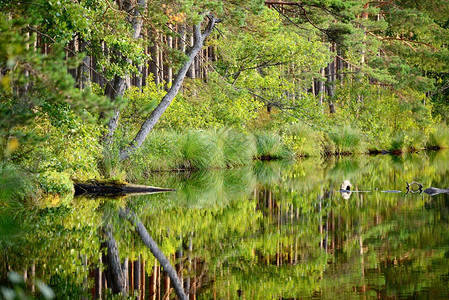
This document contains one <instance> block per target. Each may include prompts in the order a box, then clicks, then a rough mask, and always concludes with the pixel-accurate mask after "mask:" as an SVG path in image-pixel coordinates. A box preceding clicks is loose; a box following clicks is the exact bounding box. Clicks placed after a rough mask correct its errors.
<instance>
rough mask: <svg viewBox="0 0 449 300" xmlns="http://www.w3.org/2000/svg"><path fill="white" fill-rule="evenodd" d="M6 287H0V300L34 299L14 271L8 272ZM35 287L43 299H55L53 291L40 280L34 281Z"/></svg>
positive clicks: (21, 278) (20, 277)
mask: <svg viewBox="0 0 449 300" xmlns="http://www.w3.org/2000/svg"><path fill="white" fill-rule="evenodd" d="M7 277H8V285H7V286H0V292H1V294H0V296H1V299H5V300H14V299H21V300H31V299H36V298H35V297H34V295H33V294H32V293H31V291H30V290H29V288H27V286H26V284H25V281H24V280H23V277H22V276H20V275H19V274H18V273H16V272H14V271H10V272H8V275H7ZM34 281H35V284H36V287H37V289H38V291H39V293H40V294H41V295H42V297H43V298H44V299H47V300H51V299H54V298H55V293H54V291H53V290H52V289H51V288H50V287H49V286H48V285H46V284H45V283H44V282H43V281H42V280H39V279H34Z"/></svg>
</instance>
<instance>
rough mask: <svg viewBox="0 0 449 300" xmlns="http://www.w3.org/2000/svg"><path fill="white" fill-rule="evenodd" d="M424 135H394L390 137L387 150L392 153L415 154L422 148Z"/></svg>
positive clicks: (409, 133)
mask: <svg viewBox="0 0 449 300" xmlns="http://www.w3.org/2000/svg"><path fill="white" fill-rule="evenodd" d="M425 142H426V135H425V134H422V133H419V132H417V131H407V132H400V133H396V134H394V135H393V136H392V137H391V141H390V145H389V147H388V150H389V151H390V152H393V153H403V152H406V151H409V152H415V151H418V150H421V149H423V148H424V144H425Z"/></svg>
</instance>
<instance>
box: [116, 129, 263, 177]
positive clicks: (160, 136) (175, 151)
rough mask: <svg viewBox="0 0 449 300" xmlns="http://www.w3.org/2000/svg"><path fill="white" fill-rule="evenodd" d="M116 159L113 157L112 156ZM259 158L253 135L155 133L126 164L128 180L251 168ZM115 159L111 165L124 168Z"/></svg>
mask: <svg viewBox="0 0 449 300" xmlns="http://www.w3.org/2000/svg"><path fill="white" fill-rule="evenodd" d="M109 155H111V156H112V157H118V156H113V153H111V154H108V156H109ZM255 155H256V151H255V143H254V139H253V137H252V135H248V134H246V133H243V132H239V131H236V130H233V129H231V128H221V129H218V130H215V129H210V130H189V131H186V132H183V133H178V132H176V131H165V130H155V131H153V132H151V133H150V135H149V137H148V138H147V140H146V141H145V143H144V145H142V147H141V148H140V149H139V150H138V152H137V153H136V155H134V156H133V157H132V158H131V159H130V161H129V162H124V163H123V164H122V168H123V170H126V174H127V176H128V179H138V178H141V177H142V176H145V175H148V174H149V172H151V171H167V170H176V169H211V168H225V167H232V166H242V165H248V164H250V163H251V162H252V160H253V158H254V157H255ZM113 162H116V161H115V160H114V159H112V160H111V162H109V163H108V165H113V166H120V164H119V163H118V162H117V165H115V163H113Z"/></svg>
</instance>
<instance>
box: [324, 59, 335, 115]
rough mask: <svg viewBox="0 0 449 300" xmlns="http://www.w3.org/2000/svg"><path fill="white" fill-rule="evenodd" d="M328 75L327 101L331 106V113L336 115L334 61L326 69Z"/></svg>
mask: <svg viewBox="0 0 449 300" xmlns="http://www.w3.org/2000/svg"><path fill="white" fill-rule="evenodd" d="M326 71H327V72H326V73H327V74H326V75H327V81H326V89H327V96H328V98H327V101H328V105H329V112H330V113H335V106H334V97H335V61H334V60H333V61H332V62H330V63H329V64H328V66H327V67H326Z"/></svg>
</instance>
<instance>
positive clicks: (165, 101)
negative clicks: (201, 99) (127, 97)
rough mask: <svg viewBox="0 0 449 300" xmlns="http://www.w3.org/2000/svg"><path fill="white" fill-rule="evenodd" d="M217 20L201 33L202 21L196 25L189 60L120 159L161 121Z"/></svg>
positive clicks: (123, 150) (126, 155)
mask: <svg viewBox="0 0 449 300" xmlns="http://www.w3.org/2000/svg"><path fill="white" fill-rule="evenodd" d="M215 22H216V19H215V18H214V17H210V19H209V23H208V24H207V27H206V29H205V30H204V32H203V33H201V22H200V23H199V24H197V25H195V26H194V40H195V41H194V44H193V47H192V48H191V49H190V51H189V52H188V53H187V57H188V60H187V62H186V63H185V64H184V65H183V66H182V68H181V70H179V72H178V74H177V75H176V77H175V79H174V80H173V84H172V86H171V88H170V89H169V90H168V92H167V94H165V96H164V97H163V98H162V100H161V102H160V103H159V105H158V106H157V107H156V108H155V109H154V110H153V112H152V113H151V115H150V116H149V117H148V118H147V119H146V120H145V122H144V123H143V124H142V126H141V128H140V130H139V132H138V133H137V135H136V137H135V138H134V139H133V141H132V142H131V143H130V144H129V145H128V146H127V147H125V148H124V149H122V150H121V151H120V159H122V160H124V159H126V158H128V157H129V156H130V155H131V154H132V153H133V152H134V151H135V149H136V148H138V147H140V146H141V145H142V143H143V142H144V141H145V139H146V138H147V136H148V134H149V133H150V131H151V129H153V127H154V126H155V125H156V123H157V122H158V121H159V119H160V117H161V116H162V114H163V113H164V112H165V111H166V110H167V108H168V107H169V105H170V104H171V102H172V101H173V99H174V98H175V97H176V95H177V94H178V92H179V89H180V88H181V85H182V83H183V81H184V78H185V76H186V74H187V71H188V70H189V67H190V65H191V64H192V61H193V60H194V59H195V57H196V55H197V54H198V53H199V52H200V51H201V48H202V47H203V44H204V40H205V39H206V37H207V36H209V34H210V33H211V32H212V30H213V28H214V26H215Z"/></svg>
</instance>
